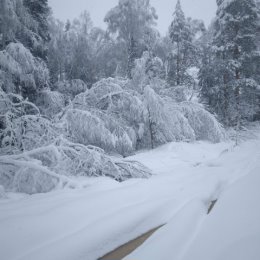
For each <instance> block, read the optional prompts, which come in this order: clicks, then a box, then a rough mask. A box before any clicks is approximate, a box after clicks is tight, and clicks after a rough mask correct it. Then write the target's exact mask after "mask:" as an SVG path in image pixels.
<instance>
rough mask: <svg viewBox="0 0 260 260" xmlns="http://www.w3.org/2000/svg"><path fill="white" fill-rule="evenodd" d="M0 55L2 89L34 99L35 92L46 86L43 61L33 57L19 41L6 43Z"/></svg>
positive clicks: (46, 80)
mask: <svg viewBox="0 0 260 260" xmlns="http://www.w3.org/2000/svg"><path fill="white" fill-rule="evenodd" d="M0 57H1V58H0V83H1V82H2V87H3V90H5V91H7V92H9V91H10V92H14V93H17V94H21V95H22V96H23V97H25V98H29V99H30V100H31V101H35V100H36V93H37V92H38V91H40V90H41V89H43V88H45V87H46V86H48V81H49V71H48V68H47V66H46V64H45V62H44V61H42V60H41V59H39V58H35V57H34V56H33V55H32V54H31V52H30V51H29V50H28V49H26V48H25V47H24V46H23V45H22V44H21V43H10V44H8V45H7V46H6V49H5V50H3V51H1V52H0Z"/></svg>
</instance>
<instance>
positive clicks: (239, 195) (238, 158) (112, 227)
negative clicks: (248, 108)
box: [0, 136, 260, 260]
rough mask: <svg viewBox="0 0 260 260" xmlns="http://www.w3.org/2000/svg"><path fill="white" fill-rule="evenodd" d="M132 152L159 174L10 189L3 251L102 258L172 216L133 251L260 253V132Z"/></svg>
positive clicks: (5, 254) (212, 255) (2, 212)
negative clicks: (28, 192)
mask: <svg viewBox="0 0 260 260" xmlns="http://www.w3.org/2000/svg"><path fill="white" fill-rule="evenodd" d="M128 159H129V158H128ZM130 159H133V160H138V161H140V162H142V163H144V164H145V165H146V166H148V167H149V168H151V169H152V170H153V172H154V176H153V177H152V178H150V179H140V180H139V179H132V180H129V181H126V182H123V183H117V182H115V181H113V180H110V179H108V178H98V179H88V180H84V181H85V182H86V184H88V187H87V188H85V189H76V190H58V191H55V192H51V193H48V194H37V195H33V196H17V195H16V194H7V195H8V196H9V199H2V200H0V259H4V260H14V259H17V260H18V259H19V260H22V259H23V260H41V259H44V260H46V259H48V260H52V259H53V260H66V259H68V260H77V259H84V260H96V259H97V258H98V257H100V256H102V255H104V254H106V253H108V252H109V251H111V250H113V249H115V248H117V247H118V246H120V245H122V244H124V243H126V242H128V241H130V240H132V239H134V238H136V237H137V236H139V235H141V234H143V233H145V232H147V231H148V230H150V229H152V228H154V227H157V226H159V225H161V224H165V223H167V225H165V226H164V227H163V228H162V229H160V230H159V231H157V232H156V233H155V234H154V235H153V236H152V237H151V238H150V239H148V240H147V241H146V242H145V243H144V244H143V245H142V246H141V247H140V248H139V249H137V250H136V251H135V252H134V253H133V254H132V255H130V256H129V257H126V259H128V260H130V259H144V260H146V259H147V260H148V259H149V260H153V259H154V260H155V259H156V260H158V259H160V260H164V259H165V260H168V259H175V260H177V259H183V260H184V259H185V260H189V259H193V260H203V259H211V260H213V259H221V260H224V259H228V260H233V259H234V260H238V259H250V260H255V259H260V252H259V247H258V245H259V243H260V221H259V219H260V206H259V205H260V203H259V199H260V189H259V187H260V177H259V174H260V136H258V138H256V139H254V140H248V141H246V142H243V143H242V144H241V145H240V146H238V147H234V145H233V143H231V142H227V143H221V144H210V143H207V142H196V143H171V144H167V145H164V146H162V147H159V148H158V149H156V150H154V151H148V152H142V153H139V154H138V155H136V156H133V157H132V158H130ZM216 198H218V199H219V201H218V202H217V204H216V206H215V208H214V209H213V211H212V213H211V214H210V215H207V214H206V213H207V209H208V207H209V205H210V202H211V201H212V200H214V199H216ZM239 257H240V258H239Z"/></svg>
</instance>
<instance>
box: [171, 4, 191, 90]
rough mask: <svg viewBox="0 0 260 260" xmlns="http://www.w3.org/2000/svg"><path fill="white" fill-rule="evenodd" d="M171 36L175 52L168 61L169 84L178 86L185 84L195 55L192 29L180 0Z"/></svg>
mask: <svg viewBox="0 0 260 260" xmlns="http://www.w3.org/2000/svg"><path fill="white" fill-rule="evenodd" d="M169 35H170V39H171V41H172V43H173V52H172V53H171V54H170V55H169V59H168V83H169V84H170V85H174V86H176V85H181V84H184V83H185V78H186V77H187V73H186V72H187V69H188V67H189V66H190V65H191V63H192V62H191V61H192V54H193V53H194V46H193V43H192V33H191V28H190V26H189V23H188V22H187V20H186V18H185V15H184V13H183V11H182V8H181V3H180V0H178V2H177V5H176V8H175V12H174V14H173V21H172V23H171V26H170V28H169Z"/></svg>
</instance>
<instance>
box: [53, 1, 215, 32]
mask: <svg viewBox="0 0 260 260" xmlns="http://www.w3.org/2000/svg"><path fill="white" fill-rule="evenodd" d="M176 2H177V0H151V4H152V5H153V6H154V7H155V8H156V10H157V14H158V16H159V19H158V22H157V23H158V27H157V28H158V30H159V31H160V32H161V33H162V34H164V33H165V32H166V31H167V30H168V27H169V25H170V23H171V20H172V14H173V11H174V8H175V5H176ZM117 3H118V0H49V4H50V6H51V7H52V10H53V14H54V16H55V17H56V18H58V19H60V20H62V21H66V20H67V19H70V20H72V19H74V18H76V17H78V16H79V14H80V13H81V12H83V11H84V10H87V11H88V12H89V13H90V15H91V18H92V20H93V22H94V25H95V26H99V27H102V28H104V29H105V28H106V26H105V24H104V22H103V20H104V17H105V14H106V13H107V11H109V10H110V9H111V8H112V7H114V6H115V5H116V4H117ZM181 4H182V7H183V10H184V12H185V14H186V16H190V17H192V18H198V19H202V20H204V22H205V23H206V25H208V24H209V23H210V21H211V20H212V18H213V17H214V15H215V12H216V8H217V7H216V0H181Z"/></svg>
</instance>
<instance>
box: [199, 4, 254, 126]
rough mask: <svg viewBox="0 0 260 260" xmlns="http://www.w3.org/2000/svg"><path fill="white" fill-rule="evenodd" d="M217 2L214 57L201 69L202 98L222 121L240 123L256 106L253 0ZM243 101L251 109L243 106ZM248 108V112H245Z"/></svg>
mask: <svg viewBox="0 0 260 260" xmlns="http://www.w3.org/2000/svg"><path fill="white" fill-rule="evenodd" d="M217 3H218V11H217V18H216V21H215V23H214V30H215V34H214V37H213V44H214V48H213V50H212V51H213V54H214V56H213V60H204V62H207V63H208V64H206V65H205V66H204V70H203V71H201V73H202V74H201V83H202V86H203V92H202V97H206V100H207V101H206V103H207V105H209V106H210V107H212V108H213V111H214V112H216V113H217V114H218V115H219V116H220V118H221V119H222V120H223V122H224V123H225V124H227V125H230V124H231V125H233V124H240V121H241V119H248V118H250V117H251V118H253V116H254V114H256V112H257V109H258V101H257V88H258V87H257V83H256V82H254V79H255V78H256V75H257V69H256V68H258V67H259V58H258V55H259V54H258V52H256V51H257V45H256V32H257V23H258V14H257V8H256V2H255V1H254V0H248V1H247V0H231V1H227V0H223V1H217ZM211 57H212V55H211ZM207 66H208V68H207ZM209 93H210V94H209ZM242 104H243V105H242ZM245 104H248V106H250V108H249V109H245ZM248 111H251V112H250V113H249V114H248Z"/></svg>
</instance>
